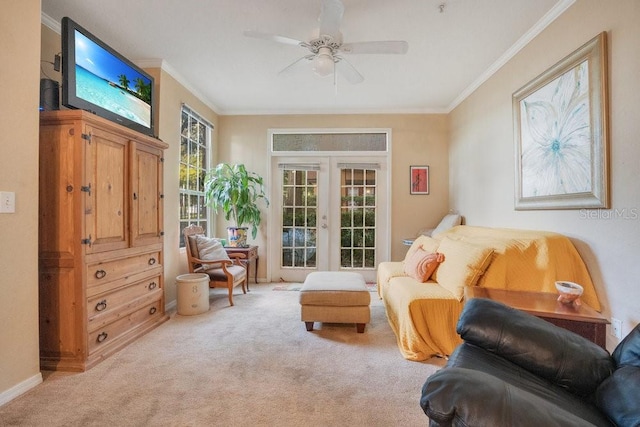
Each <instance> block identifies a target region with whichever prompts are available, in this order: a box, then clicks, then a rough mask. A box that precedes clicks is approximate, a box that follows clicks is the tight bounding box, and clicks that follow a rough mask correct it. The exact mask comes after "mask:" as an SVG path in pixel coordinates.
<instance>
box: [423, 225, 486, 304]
mask: <svg viewBox="0 0 640 427" xmlns="http://www.w3.org/2000/svg"><path fill="white" fill-rule="evenodd" d="M438 252H440V253H442V254H443V255H444V262H443V263H442V264H440V266H439V267H438V269H437V270H436V271H435V273H434V277H433V279H434V280H435V281H436V282H438V284H439V285H440V286H442V287H443V288H445V289H447V290H448V291H449V292H451V293H452V294H453V295H455V297H456V298H457V299H458V301H462V297H463V295H464V287H465V286H475V284H476V283H477V282H478V279H479V278H480V276H482V274H483V273H484V271H485V270H486V269H487V267H488V266H489V264H490V263H491V260H492V257H493V248H489V247H484V246H477V245H473V244H471V243H467V242H463V241H461V240H453V239H451V238H449V237H445V238H444V239H442V241H441V242H440V246H439V247H438Z"/></svg>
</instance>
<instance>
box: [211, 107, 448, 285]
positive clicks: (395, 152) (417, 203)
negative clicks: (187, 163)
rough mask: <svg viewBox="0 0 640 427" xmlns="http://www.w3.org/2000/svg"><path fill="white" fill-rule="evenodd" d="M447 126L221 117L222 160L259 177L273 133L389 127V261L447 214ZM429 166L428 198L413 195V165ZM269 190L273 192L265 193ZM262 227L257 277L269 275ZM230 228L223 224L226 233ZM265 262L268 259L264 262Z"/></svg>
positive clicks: (417, 120) (418, 117)
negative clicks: (242, 166) (406, 242)
mask: <svg viewBox="0 0 640 427" xmlns="http://www.w3.org/2000/svg"><path fill="white" fill-rule="evenodd" d="M447 126H448V121H447V117H446V116H445V115H426V114H406V115H400V114H399V115H385V114H380V115H286V116H220V134H219V141H220V145H219V151H218V154H219V159H220V161H226V162H233V163H245V165H246V166H247V167H248V168H249V169H250V170H253V171H255V172H257V173H258V174H260V175H261V176H265V175H266V174H267V171H268V161H269V141H268V130H269V129H274V128H275V129H285V128H297V129H300V128H314V129H316V128H331V129H335V128H390V129H391V131H392V143H391V147H392V152H391V158H392V164H391V183H392V188H391V191H392V196H391V242H389V244H390V245H391V258H392V259H395V260H397V259H402V258H403V257H404V254H405V252H406V247H405V246H403V245H402V243H401V240H402V238H403V237H407V236H413V235H415V234H416V233H417V232H418V231H419V230H420V229H422V228H426V227H430V226H435V225H436V224H437V223H438V221H439V220H440V218H441V217H442V216H443V215H444V214H446V212H447V211H448V206H449V205H448V203H449V200H448V194H447V186H448V175H449V167H448V164H447V163H448V162H447V138H448V135H447ZM410 165H429V168H430V169H429V172H430V179H431V188H430V190H431V191H430V193H431V194H429V195H427V196H425V195H421V196H419V195H410V194H409V166H410ZM267 191H270V189H267ZM265 219H266V221H265V223H264V224H262V225H261V233H260V235H259V236H258V238H257V242H256V243H257V244H258V245H259V246H260V248H261V251H260V268H259V271H258V276H259V278H264V277H265V276H266V266H267V263H268V262H269V261H268V254H267V253H266V251H265V248H266V247H267V242H266V240H265V233H264V230H266V229H268V221H269V219H268V218H265ZM224 226H226V224H222V223H220V224H219V227H218V229H223V227H224ZM263 257H264V260H263Z"/></svg>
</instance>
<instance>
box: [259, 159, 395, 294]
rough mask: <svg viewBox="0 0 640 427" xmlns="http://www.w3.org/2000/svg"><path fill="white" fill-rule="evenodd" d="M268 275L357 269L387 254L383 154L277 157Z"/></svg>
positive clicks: (370, 271)
mask: <svg viewBox="0 0 640 427" xmlns="http://www.w3.org/2000/svg"><path fill="white" fill-rule="evenodd" d="M271 170H272V177H271V178H272V180H271V182H272V191H273V193H272V195H271V202H272V213H273V216H272V217H271V218H273V220H272V221H270V222H271V224H272V225H271V230H272V234H271V239H270V240H271V245H272V246H271V252H270V257H269V258H270V259H271V277H272V280H273V281H279V280H283V281H287V282H301V281H303V280H304V279H305V277H306V275H307V274H308V273H310V272H312V271H357V272H359V273H361V274H362V275H363V276H364V277H365V279H366V280H367V281H375V269H376V266H377V264H378V263H379V262H380V261H384V260H387V259H388V256H389V250H388V245H387V244H385V242H387V241H388V230H389V218H388V209H387V204H388V203H387V201H388V195H387V192H388V184H387V176H388V172H387V164H386V157H376V156H372V157H362V156H358V157H345V156H305V157H273V158H272V169H271Z"/></svg>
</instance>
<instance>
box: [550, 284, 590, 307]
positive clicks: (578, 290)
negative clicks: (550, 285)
mask: <svg viewBox="0 0 640 427" xmlns="http://www.w3.org/2000/svg"><path fill="white" fill-rule="evenodd" d="M556 289H557V290H558V293H559V294H560V296H559V297H558V301H560V302H561V303H563V304H571V303H573V302H574V301H576V300H577V299H578V298H580V295H582V293H583V292H584V288H583V287H582V286H580V285H578V284H577V283H573V282H566V281H558V282H556ZM577 303H578V304H579V301H578V302H577Z"/></svg>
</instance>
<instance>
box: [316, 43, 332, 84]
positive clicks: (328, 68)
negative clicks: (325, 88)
mask: <svg viewBox="0 0 640 427" xmlns="http://www.w3.org/2000/svg"><path fill="white" fill-rule="evenodd" d="M334 62H335V61H334V59H333V54H332V52H331V49H329V48H328V47H321V48H320V49H319V50H318V54H317V55H316V57H315V58H314V59H313V71H314V73H316V74H317V75H319V76H320V77H326V76H328V75H331V74H333V66H334Z"/></svg>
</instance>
